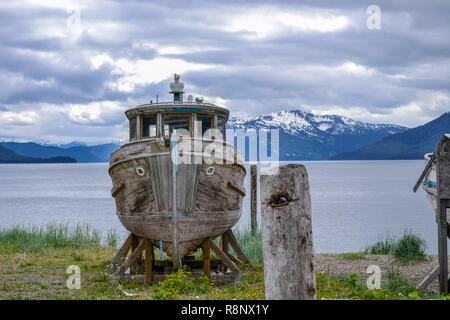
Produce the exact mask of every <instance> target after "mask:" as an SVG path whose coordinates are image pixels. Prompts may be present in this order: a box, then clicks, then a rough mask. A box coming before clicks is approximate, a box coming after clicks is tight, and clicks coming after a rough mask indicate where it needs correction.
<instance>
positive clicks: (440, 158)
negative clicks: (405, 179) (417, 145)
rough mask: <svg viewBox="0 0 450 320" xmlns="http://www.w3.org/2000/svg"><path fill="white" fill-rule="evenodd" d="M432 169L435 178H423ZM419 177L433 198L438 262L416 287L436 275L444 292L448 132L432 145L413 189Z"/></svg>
mask: <svg viewBox="0 0 450 320" xmlns="http://www.w3.org/2000/svg"><path fill="white" fill-rule="evenodd" d="M433 169H434V170H435V172H436V181H435V182H434V181H430V180H428V179H427V177H428V175H429V173H430V171H431V170H433ZM422 181H424V182H423V184H424V189H425V190H426V191H427V192H428V193H430V194H431V199H432V201H435V203H432V204H433V208H436V222H437V225H438V255H439V266H438V267H437V268H435V269H434V270H433V271H432V272H431V273H430V274H429V275H428V276H427V278H426V279H424V280H423V281H422V282H421V283H420V284H419V286H418V287H419V288H425V287H426V286H428V285H429V284H430V283H431V282H432V281H433V280H434V279H435V278H436V277H439V287H440V292H441V293H442V294H448V293H449V286H450V278H449V276H448V249H447V238H450V219H449V215H448V214H447V210H448V209H450V135H448V134H446V135H444V136H443V137H442V139H441V141H440V142H439V144H438V145H437V146H436V149H435V151H434V153H433V154H432V155H431V157H430V159H429V161H428V163H427V165H426V166H425V169H424V171H423V172H422V174H421V175H420V177H419V180H418V181H417V183H416V185H415V186H414V189H413V190H414V192H416V191H417V189H418V188H419V186H420V185H421V184H422Z"/></svg>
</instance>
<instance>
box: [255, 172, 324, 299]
mask: <svg viewBox="0 0 450 320" xmlns="http://www.w3.org/2000/svg"><path fill="white" fill-rule="evenodd" d="M260 179H261V184H260V186H261V187H260V190H261V191H260V196H261V201H262V204H261V229H262V245H263V258H264V279H265V292H266V299H268V300H287V299H289V300H298V299H300V300H307V299H308V300H312V299H317V294H316V276H315V273H314V264H313V258H314V252H313V238H312V226H311V198H310V190H309V181H308V174H307V172H306V169H305V167H304V166H302V165H300V164H289V165H286V166H281V167H279V168H272V169H269V170H267V171H266V172H262V173H261V178H260Z"/></svg>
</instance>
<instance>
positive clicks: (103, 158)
mask: <svg viewBox="0 0 450 320" xmlns="http://www.w3.org/2000/svg"><path fill="white" fill-rule="evenodd" d="M0 146H1V147H3V148H6V149H8V150H10V151H13V152H14V153H16V154H18V155H21V156H25V157H31V158H53V157H69V158H73V159H75V161H76V162H108V161H109V155H110V154H111V152H113V151H115V150H117V149H118V148H119V147H120V145H119V144H116V143H107V144H101V145H96V146H80V145H77V146H73V147H66V146H64V147H57V146H48V145H40V144H38V143H35V142H26V143H21V142H0ZM1 155H2V154H1V153H0V160H1V159H2V156H1Z"/></svg>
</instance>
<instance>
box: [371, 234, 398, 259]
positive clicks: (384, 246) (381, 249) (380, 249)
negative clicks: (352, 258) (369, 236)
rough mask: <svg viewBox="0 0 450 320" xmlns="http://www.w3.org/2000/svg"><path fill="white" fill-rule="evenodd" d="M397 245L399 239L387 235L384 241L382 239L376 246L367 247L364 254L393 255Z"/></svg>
mask: <svg viewBox="0 0 450 320" xmlns="http://www.w3.org/2000/svg"><path fill="white" fill-rule="evenodd" d="M396 243H397V239H396V237H395V236H392V235H387V236H386V237H384V239H383V238H381V237H380V238H379V240H378V241H377V242H376V243H375V244H373V245H370V246H367V247H366V248H365V249H364V252H365V253H367V254H381V255H389V254H391V253H392V251H393V249H394V247H395V245H396Z"/></svg>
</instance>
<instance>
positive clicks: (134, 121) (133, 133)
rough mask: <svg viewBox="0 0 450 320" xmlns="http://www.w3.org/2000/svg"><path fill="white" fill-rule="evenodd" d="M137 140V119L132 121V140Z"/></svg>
mask: <svg viewBox="0 0 450 320" xmlns="http://www.w3.org/2000/svg"><path fill="white" fill-rule="evenodd" d="M135 139H136V118H131V119H130V140H135Z"/></svg>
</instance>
